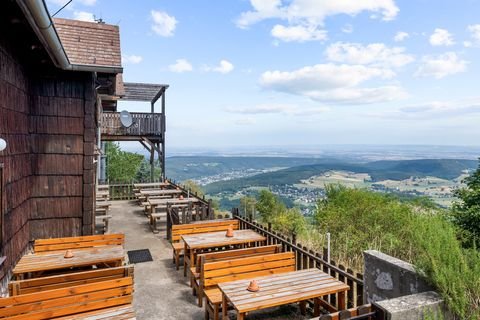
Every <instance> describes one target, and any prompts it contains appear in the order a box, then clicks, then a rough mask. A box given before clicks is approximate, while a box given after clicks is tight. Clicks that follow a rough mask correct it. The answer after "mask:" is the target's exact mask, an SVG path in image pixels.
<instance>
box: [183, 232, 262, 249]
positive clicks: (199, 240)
mask: <svg viewBox="0 0 480 320" xmlns="http://www.w3.org/2000/svg"><path fill="white" fill-rule="evenodd" d="M233 234H234V236H233V237H226V236H225V232H223V231H221V232H211V233H200V234H194V235H182V239H183V241H184V242H185V244H186V245H187V247H188V248H189V249H203V248H212V247H221V246H226V245H235V244H245V243H252V242H264V241H265V240H266V238H265V237H264V236H262V235H260V234H258V233H256V232H255V231H253V230H235V231H234V232H233Z"/></svg>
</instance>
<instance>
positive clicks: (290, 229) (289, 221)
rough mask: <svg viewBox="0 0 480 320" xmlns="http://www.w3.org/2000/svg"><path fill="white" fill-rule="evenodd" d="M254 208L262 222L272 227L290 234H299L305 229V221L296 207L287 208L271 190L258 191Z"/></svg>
mask: <svg viewBox="0 0 480 320" xmlns="http://www.w3.org/2000/svg"><path fill="white" fill-rule="evenodd" d="M256 209H257V211H258V213H259V214H260V219H261V221H262V222H264V223H271V224H272V228H273V229H275V230H277V231H280V232H281V233H283V234H285V235H287V236H291V235H292V234H296V235H299V234H301V233H303V232H304V231H305V230H306V224H307V223H306V221H305V218H304V217H303V215H302V213H301V212H300V210H299V209H298V208H287V207H286V206H285V204H284V203H283V202H282V201H281V200H280V199H279V198H278V197H277V196H276V195H274V194H273V193H272V192H270V191H268V190H262V191H260V193H259V195H258V199H257V205H256Z"/></svg>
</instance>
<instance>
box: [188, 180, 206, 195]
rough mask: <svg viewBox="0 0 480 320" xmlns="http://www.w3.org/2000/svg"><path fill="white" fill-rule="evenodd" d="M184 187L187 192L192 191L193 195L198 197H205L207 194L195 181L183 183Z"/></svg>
mask: <svg viewBox="0 0 480 320" xmlns="http://www.w3.org/2000/svg"><path fill="white" fill-rule="evenodd" d="M183 187H184V188H185V189H187V190H190V192H191V193H193V194H195V193H196V194H197V196H198V197H203V196H204V194H205V192H204V191H203V189H202V187H201V186H200V185H198V183H196V182H195V181H193V180H186V181H184V182H183Z"/></svg>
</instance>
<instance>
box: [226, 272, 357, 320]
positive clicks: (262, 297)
mask: <svg viewBox="0 0 480 320" xmlns="http://www.w3.org/2000/svg"><path fill="white" fill-rule="evenodd" d="M254 279H255V280H256V281H257V283H258V286H259V287H260V290H259V291H257V292H250V291H248V290H247V287H248V285H249V283H250V281H251V280H253V279H247V280H238V281H233V282H224V283H219V284H218V287H219V288H220V291H221V292H222V316H223V319H228V316H227V310H228V308H227V307H226V306H227V303H228V302H230V303H231V304H232V305H233V307H234V309H235V310H236V312H237V319H239V320H240V319H241V320H243V319H244V318H245V314H246V313H247V312H249V311H254V310H261V309H267V308H271V307H276V306H281V305H285V304H290V303H295V302H300V307H301V309H302V313H304V312H305V307H306V301H307V300H309V299H313V300H314V316H315V317H318V316H319V314H320V299H321V298H322V297H323V296H325V295H329V294H335V293H337V294H338V310H344V309H345V294H346V292H347V291H348V290H349V289H350V287H349V286H348V285H346V284H345V283H344V282H341V281H338V280H337V279H335V278H333V277H332V276H330V275H328V274H326V273H324V272H322V271H321V270H319V269H317V268H312V269H306V270H300V271H292V272H285V273H279V274H273V275H269V276H264V277H257V278H254Z"/></svg>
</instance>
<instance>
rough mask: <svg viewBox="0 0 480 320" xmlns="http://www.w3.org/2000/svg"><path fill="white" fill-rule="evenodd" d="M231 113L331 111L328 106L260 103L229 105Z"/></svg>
mask: <svg viewBox="0 0 480 320" xmlns="http://www.w3.org/2000/svg"><path fill="white" fill-rule="evenodd" d="M225 110H226V111H227V112H230V113H238V114H250V115H259V114H285V115H289V116H309V115H314V114H319V113H324V112H326V111H329V110H330V109H329V108H328V107H323V106H321V107H306V108H305V107H303V108H301V107H299V106H297V105H290V104H259V105H255V106H249V107H228V108H226V109H225Z"/></svg>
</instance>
